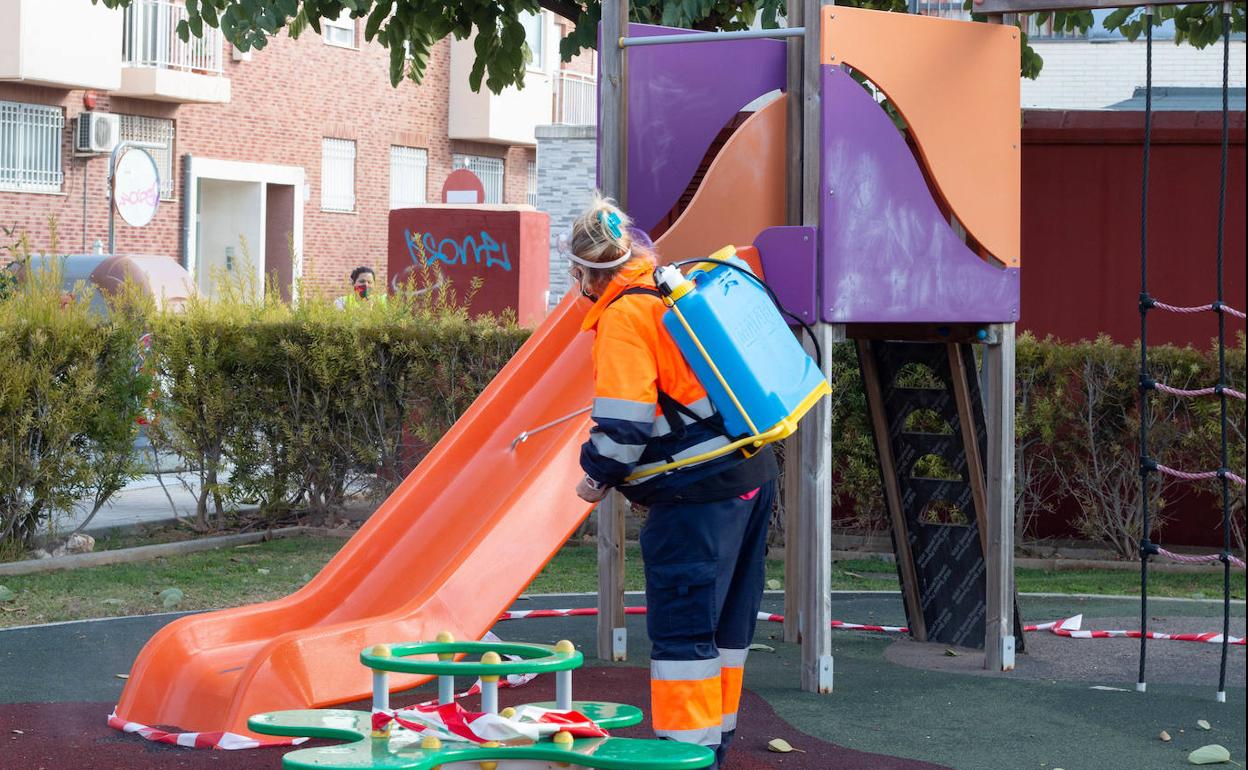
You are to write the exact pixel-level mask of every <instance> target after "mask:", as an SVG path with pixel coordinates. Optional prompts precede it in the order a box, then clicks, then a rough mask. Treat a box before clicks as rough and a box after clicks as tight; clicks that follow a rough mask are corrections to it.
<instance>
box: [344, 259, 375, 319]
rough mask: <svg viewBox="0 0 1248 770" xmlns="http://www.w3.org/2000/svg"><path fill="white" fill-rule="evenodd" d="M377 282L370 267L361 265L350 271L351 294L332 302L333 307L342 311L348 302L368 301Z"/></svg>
mask: <svg viewBox="0 0 1248 770" xmlns="http://www.w3.org/2000/svg"><path fill="white" fill-rule="evenodd" d="M376 282H377V275H376V273H374V272H373V269H372V268H371V267H368V266H367V265H361V266H360V267H357V268H356V269H354V270H352V271H351V289H352V292H353V293H352V294H347V295H345V296H342V297H339V298H338V299H336V300H334V307H336V308H338V309H339V310H342V309H343V308H345V307H346V306H347V303H348V302H361V301H364V302H366V301H368V300H369V299H371V298H372V297H373V284H375V283H376Z"/></svg>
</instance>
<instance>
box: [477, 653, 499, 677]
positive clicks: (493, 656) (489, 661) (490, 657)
mask: <svg viewBox="0 0 1248 770" xmlns="http://www.w3.org/2000/svg"><path fill="white" fill-rule="evenodd" d="M481 662H482V663H484V664H486V665H487V666H497V665H498V664H499V663H502V662H503V659H502V658H500V657H499V656H498V653H497V652H494V651H493V650H490V651H489V652H487V653H485V654H484V655H482V656H481ZM481 681H482V682H497V681H498V675H497V674H492V675H490V676H483V677H481Z"/></svg>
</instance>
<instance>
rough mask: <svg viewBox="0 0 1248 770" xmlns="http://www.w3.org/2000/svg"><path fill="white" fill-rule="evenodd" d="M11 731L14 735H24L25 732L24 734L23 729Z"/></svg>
mask: <svg viewBox="0 0 1248 770" xmlns="http://www.w3.org/2000/svg"><path fill="white" fill-rule="evenodd" d="M13 732H14V733H15V734H16V735H25V734H26V733H25V732H23V731H21V730H14V731H13Z"/></svg>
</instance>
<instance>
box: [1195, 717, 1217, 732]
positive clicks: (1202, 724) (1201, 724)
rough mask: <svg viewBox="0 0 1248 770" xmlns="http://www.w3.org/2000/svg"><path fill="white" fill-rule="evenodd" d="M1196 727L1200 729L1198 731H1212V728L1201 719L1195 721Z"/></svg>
mask: <svg viewBox="0 0 1248 770" xmlns="http://www.w3.org/2000/svg"><path fill="white" fill-rule="evenodd" d="M1196 726H1197V727H1199V728H1200V729H1202V730H1212V729H1213V726H1212V725H1210V724H1209V723H1208V722H1206V721H1205V720H1203V719H1197V720H1196Z"/></svg>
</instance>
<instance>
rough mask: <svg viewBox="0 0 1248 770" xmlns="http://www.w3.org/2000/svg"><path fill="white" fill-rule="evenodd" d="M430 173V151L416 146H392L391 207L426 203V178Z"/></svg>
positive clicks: (399, 207) (405, 206) (396, 207)
mask: <svg viewBox="0 0 1248 770" xmlns="http://www.w3.org/2000/svg"><path fill="white" fill-rule="evenodd" d="M428 174H429V151H428V150H422V149H419V148H416V147H399V146H397V145H392V146H391V147H390V208H392V209H401V208H407V207H408V206H419V205H421V204H422V203H425V202H426V201H425V179H426V177H427V176H428Z"/></svg>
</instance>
